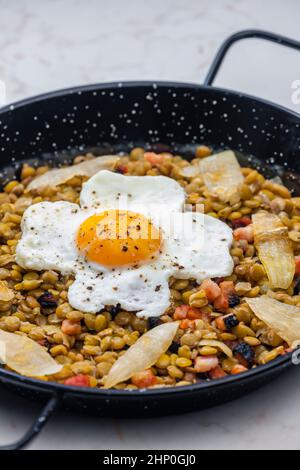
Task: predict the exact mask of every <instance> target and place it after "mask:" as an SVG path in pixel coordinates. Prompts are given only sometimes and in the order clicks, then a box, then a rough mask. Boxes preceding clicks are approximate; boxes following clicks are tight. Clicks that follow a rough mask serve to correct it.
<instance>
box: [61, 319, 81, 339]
mask: <svg viewBox="0 0 300 470" xmlns="http://www.w3.org/2000/svg"><path fill="white" fill-rule="evenodd" d="M61 331H62V332H63V333H64V334H65V335H70V336H77V335H80V333H81V325H80V323H78V322H72V321H71V320H67V319H66V320H64V321H63V322H62V325H61Z"/></svg>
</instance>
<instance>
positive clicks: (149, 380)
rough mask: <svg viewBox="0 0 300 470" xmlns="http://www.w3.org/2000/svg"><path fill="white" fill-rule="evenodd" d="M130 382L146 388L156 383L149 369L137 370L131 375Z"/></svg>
mask: <svg viewBox="0 0 300 470" xmlns="http://www.w3.org/2000/svg"><path fill="white" fill-rule="evenodd" d="M131 382H132V383H133V385H135V386H136V387H138V388H147V387H151V386H152V385H155V384H156V383H157V378H156V376H155V375H154V374H153V372H152V370H151V369H147V370H144V371H143V372H138V373H137V374H134V375H133V376H132V377H131Z"/></svg>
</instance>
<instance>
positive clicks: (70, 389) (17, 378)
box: [0, 80, 300, 399]
mask: <svg viewBox="0 0 300 470" xmlns="http://www.w3.org/2000/svg"><path fill="white" fill-rule="evenodd" d="M126 87H127V88H136V87H138V88H142V87H152V88H153V87H154V89H155V88H169V87H172V88H190V89H195V88H196V89H199V90H207V91H216V92H217V93H219V94H220V95H227V96H228V95H230V96H235V97H237V98H239V99H241V98H242V99H243V98H245V99H248V100H252V101H254V102H256V103H258V104H261V105H266V106H268V107H270V108H274V109H276V110H279V111H281V112H283V113H284V114H286V115H289V116H292V117H294V118H296V119H299V120H300V113H297V112H296V111H294V110H290V109H288V108H286V107H284V106H282V105H280V104H277V103H274V102H272V101H270V100H266V99H264V98H260V97H256V96H253V95H250V94H247V93H244V92H240V91H237V90H232V89H227V88H222V87H215V86H206V85H201V84H198V83H192V82H181V81H167V80H130V81H128V80H125V81H122V80H120V81H115V82H104V83H92V84H88V85H78V86H72V87H67V88H61V89H58V90H54V91H50V92H45V93H41V94H38V95H34V96H31V97H29V98H24V99H22V100H17V101H14V102H11V103H9V104H7V105H5V106H3V107H1V108H0V116H2V115H4V114H5V113H7V112H14V110H16V109H19V108H22V107H24V106H27V105H30V104H33V103H37V102H42V101H46V100H48V99H52V98H59V97H64V96H68V95H73V94H77V93H82V92H88V91H97V90H105V89H111V88H115V89H122V88H126ZM292 354H293V352H290V353H288V354H286V355H284V356H281V357H278V358H276V359H274V360H273V361H271V362H269V363H267V364H264V365H260V366H258V367H256V368H254V369H250V370H248V371H246V372H243V373H241V374H238V375H229V376H227V377H223V378H220V379H216V380H212V381H210V382H198V383H195V384H191V385H185V386H180V387H166V388H164V387H161V388H155V389H141V390H111V389H98V388H89V387H76V386H70V385H68V386H67V385H64V384H59V383H56V382H45V381H42V380H38V379H35V378H30V377H24V376H22V375H20V374H17V373H16V372H12V371H8V370H5V369H0V382H3V383H5V382H10V383H13V384H14V385H18V386H22V385H24V386H29V387H30V386H31V387H34V388H36V389H38V390H40V391H43V392H49V393H51V392H52V394H58V393H59V394H68V393H72V394H75V395H77V396H80V395H82V394H84V395H85V396H91V397H92V396H94V397H95V396H97V397H102V398H106V399H109V398H131V397H132V398H141V397H142V396H147V397H154V398H155V397H159V396H168V395H178V394H181V395H182V394H185V393H192V392H195V391H200V390H206V391H208V392H209V391H211V390H213V389H216V388H218V387H222V386H225V385H230V384H236V383H240V382H246V381H247V379H250V378H251V377H258V376H260V375H262V374H263V373H267V372H269V371H271V370H272V369H280V368H281V369H284V368H286V367H289V366H291V365H292V360H291V358H292Z"/></svg>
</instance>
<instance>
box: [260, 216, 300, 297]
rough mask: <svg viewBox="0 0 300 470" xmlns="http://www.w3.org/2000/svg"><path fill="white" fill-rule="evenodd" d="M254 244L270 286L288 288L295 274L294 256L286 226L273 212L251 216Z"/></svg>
mask: <svg viewBox="0 0 300 470" xmlns="http://www.w3.org/2000/svg"><path fill="white" fill-rule="evenodd" d="M252 221H253V229H254V244H255V247H256V250H257V252H258V256H259V259H260V261H261V262H262V264H263V266H264V268H265V270H266V273H267V275H268V278H269V281H270V286H271V287H272V288H280V289H288V288H289V287H290V285H291V283H292V281H293V278H294V275H295V258H294V253H293V247H292V244H291V241H290V239H289V236H288V228H287V227H285V226H284V225H283V223H282V222H281V220H280V218H279V217H278V216H277V215H275V214H270V213H269V212H266V211H260V212H258V213H257V214H254V215H253V216H252Z"/></svg>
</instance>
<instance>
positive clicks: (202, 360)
mask: <svg viewBox="0 0 300 470" xmlns="http://www.w3.org/2000/svg"><path fill="white" fill-rule="evenodd" d="M218 365H219V360H218V358H217V357H216V356H198V357H196V360H195V366H194V369H195V371H196V372H198V373H205V372H209V371H211V370H213V369H215V368H216V367H217V366H218Z"/></svg>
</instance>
